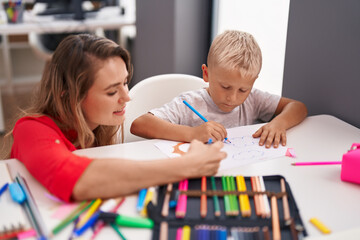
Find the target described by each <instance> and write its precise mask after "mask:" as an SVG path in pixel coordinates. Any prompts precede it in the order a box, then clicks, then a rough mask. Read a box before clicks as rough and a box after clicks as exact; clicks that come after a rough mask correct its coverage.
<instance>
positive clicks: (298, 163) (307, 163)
mask: <svg viewBox="0 0 360 240" xmlns="http://www.w3.org/2000/svg"><path fill="white" fill-rule="evenodd" d="M337 164H341V161H334V162H295V163H292V164H291V165H293V166H310V165H337Z"/></svg>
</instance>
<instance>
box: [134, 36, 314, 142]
mask: <svg viewBox="0 0 360 240" xmlns="http://www.w3.org/2000/svg"><path fill="white" fill-rule="evenodd" d="M207 63H208V66H206V65H205V64H203V65H202V72H203V79H204V81H205V82H208V83H209V87H207V88H204V89H199V90H196V91H189V92H185V93H183V94H181V95H180V96H178V97H176V98H174V99H173V100H172V101H171V102H169V103H167V104H165V105H164V106H162V107H160V108H156V109H152V110H151V111H150V112H149V113H147V114H144V115H142V116H140V117H139V118H137V119H135V121H134V122H133V123H132V125H131V129H130V131H131V133H133V134H135V135H138V136H141V137H145V138H159V139H168V140H174V141H183V142H190V141H191V140H193V139H198V140H200V141H202V142H207V141H208V139H209V138H212V139H213V140H217V141H219V140H223V139H224V138H226V137H227V132H226V128H232V127H237V126H243V125H249V124H256V123H261V122H268V121H270V122H268V123H267V124H265V125H264V126H262V127H261V128H260V129H258V130H257V131H256V132H255V133H254V134H253V137H254V138H258V137H260V140H259V144H260V145H264V144H265V146H266V147H267V148H269V147H271V145H272V144H273V146H274V148H277V147H278V146H279V144H280V142H281V144H282V145H284V146H285V145H286V130H287V129H289V128H291V127H293V126H295V125H297V124H299V123H300V122H301V121H303V120H304V118H305V117H306V115H307V108H306V106H305V105H304V104H303V103H301V102H299V101H295V100H292V99H289V98H284V97H280V96H277V95H273V94H269V93H267V92H262V91H260V90H258V89H253V85H254V82H255V80H256V79H257V78H258V75H259V72H260V69H261V64H262V56H261V50H260V48H259V46H258V44H257V42H256V41H255V39H254V37H253V36H252V35H251V34H249V33H246V32H241V31H225V32H224V33H222V34H220V35H218V36H217V37H216V38H215V39H214V41H213V42H212V44H211V47H210V50H209V53H208V58H207ZM183 100H186V101H187V102H188V103H189V104H190V105H191V106H193V107H194V108H195V109H196V110H197V111H198V112H200V113H201V114H202V115H203V116H204V117H205V118H206V119H207V120H208V122H204V121H203V120H202V119H201V118H200V117H199V116H197V115H196V114H195V113H194V112H192V110H190V109H189V108H188V107H187V106H186V105H185V104H184V103H183Z"/></svg>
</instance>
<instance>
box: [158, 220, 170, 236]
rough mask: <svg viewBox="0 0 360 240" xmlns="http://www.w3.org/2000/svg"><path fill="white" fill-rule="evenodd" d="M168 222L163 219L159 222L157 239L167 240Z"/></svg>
mask: <svg viewBox="0 0 360 240" xmlns="http://www.w3.org/2000/svg"><path fill="white" fill-rule="evenodd" d="M168 234H169V224H168V223H167V222H165V221H163V222H161V223H160V236H159V240H168Z"/></svg>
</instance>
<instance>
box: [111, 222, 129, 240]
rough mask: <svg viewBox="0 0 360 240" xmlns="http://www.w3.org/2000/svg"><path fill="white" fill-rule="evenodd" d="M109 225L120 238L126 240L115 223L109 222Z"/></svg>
mask: <svg viewBox="0 0 360 240" xmlns="http://www.w3.org/2000/svg"><path fill="white" fill-rule="evenodd" d="M110 225H111V227H112V228H113V229H114V230H115V232H116V233H117V234H118V235H119V237H120V238H121V239H122V240H126V238H125V236H124V235H123V234H122V233H121V232H120V230H119V228H118V226H116V224H115V223H110Z"/></svg>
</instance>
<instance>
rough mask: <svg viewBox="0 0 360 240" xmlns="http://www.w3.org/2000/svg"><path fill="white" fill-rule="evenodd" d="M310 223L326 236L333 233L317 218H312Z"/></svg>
mask: <svg viewBox="0 0 360 240" xmlns="http://www.w3.org/2000/svg"><path fill="white" fill-rule="evenodd" d="M310 222H311V223H312V224H314V226H315V227H316V228H317V229H319V230H320V231H321V232H322V233H324V234H329V233H331V230H330V229H329V228H327V227H326V226H325V225H324V224H323V223H322V222H320V220H319V219H317V218H310Z"/></svg>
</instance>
